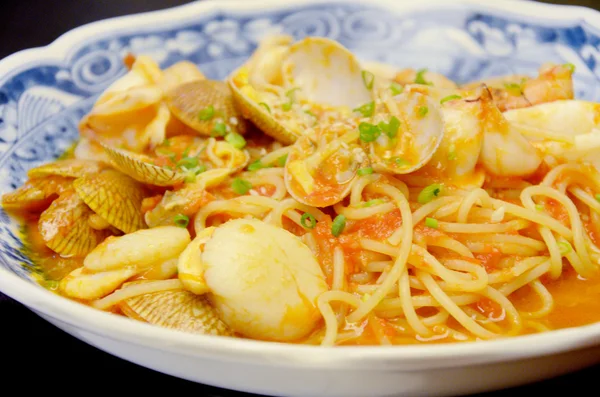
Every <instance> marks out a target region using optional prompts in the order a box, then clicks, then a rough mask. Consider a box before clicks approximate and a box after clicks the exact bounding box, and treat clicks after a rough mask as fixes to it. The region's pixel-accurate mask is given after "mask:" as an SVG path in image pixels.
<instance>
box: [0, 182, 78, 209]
mask: <svg viewBox="0 0 600 397" xmlns="http://www.w3.org/2000/svg"><path fill="white" fill-rule="evenodd" d="M72 183H73V178H67V177H62V176H48V177H44V178H32V179H29V180H28V181H27V182H25V183H24V184H23V185H22V186H20V187H19V188H18V189H17V190H15V191H12V192H10V193H6V194H5V195H3V196H2V206H3V207H4V208H5V209H10V210H18V211H40V210H44V209H46V208H47V207H48V206H49V205H50V203H51V202H52V200H54V199H55V198H57V197H58V195H60V194H61V193H63V192H65V191H66V190H68V189H69V188H70V187H71V184H72Z"/></svg>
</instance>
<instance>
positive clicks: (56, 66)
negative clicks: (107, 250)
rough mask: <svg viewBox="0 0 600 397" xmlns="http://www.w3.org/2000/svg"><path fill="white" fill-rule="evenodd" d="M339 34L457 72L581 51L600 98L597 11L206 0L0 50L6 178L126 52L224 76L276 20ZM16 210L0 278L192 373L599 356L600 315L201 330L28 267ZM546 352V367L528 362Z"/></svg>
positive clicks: (329, 389) (96, 333)
mask: <svg viewBox="0 0 600 397" xmlns="http://www.w3.org/2000/svg"><path fill="white" fill-rule="evenodd" d="M276 32H285V33H288V34H291V35H293V36H294V37H296V38H301V37H304V36H307V35H312V36H327V37H330V38H332V39H336V40H339V41H340V42H341V43H342V44H343V45H345V46H347V47H348V48H350V49H351V50H352V51H353V52H355V53H357V54H358V55H359V56H360V57H361V58H363V59H366V60H374V61H382V62H386V63H391V64H395V65H398V66H407V67H409V66H410V67H414V68H419V67H428V68H429V69H430V70H434V71H438V72H441V73H443V74H445V75H447V76H449V77H450V78H451V79H453V80H457V81H459V82H463V81H467V80H476V79H481V78H484V77H488V76H495V75H505V74H515V73H526V74H533V73H535V72H536V70H537V68H538V67H539V64H540V62H541V60H543V61H548V62H556V63H567V62H569V63H572V64H574V65H575V66H576V67H577V74H576V79H575V87H576V95H577V96H578V97H579V98H584V99H590V100H600V14H599V13H597V12H595V11H592V10H588V9H584V8H575V7H561V6H549V5H542V4H537V3H532V2H521V1H481V0H479V1H477V0H471V1H467V0H461V1H453V2H448V1H443V0H440V1H432V0H421V1H393V0H389V1H386V0H376V1H368V2H367V1H363V2H360V1H343V2H342V1H300V0H288V1H285V2H283V1H277V0H260V1H242V0H239V1H219V2H217V1H203V2H200V3H194V4H190V5H186V6H182V7H178V8H174V9H170V10H166V11H159V12H154V13H148V14H142V15H134V16H128V17H123V18H117V19H112V20H107V21H104V22H100V23H94V24H91V25H88V26H84V27H82V28H78V29H76V30H74V31H72V32H69V33H67V34H66V35H64V36H63V37H61V38H59V39H58V40H57V41H56V42H54V43H53V44H51V45H50V46H48V47H44V48H39V49H32V50H27V51H23V52H20V53H18V54H15V55H13V56H10V57H8V58H7V59H5V60H3V61H2V62H0V194H3V193H5V192H7V191H10V190H12V189H14V188H15V187H17V186H19V185H20V184H22V183H23V182H24V180H25V179H26V171H27V170H28V169H29V168H31V167H34V166H36V165H39V164H41V163H44V162H48V161H50V160H52V159H53V158H56V157H57V156H59V155H60V154H61V153H62V152H63V151H64V150H65V149H67V148H68V147H69V146H70V144H71V143H72V142H73V141H74V140H75V139H76V138H77V136H78V131H77V123H78V121H79V119H80V118H81V117H82V115H84V114H85V113H86V112H87V111H88V110H89V109H90V108H91V106H92V103H93V102H94V100H95V98H96V97H97V96H98V95H99V94H100V93H101V92H102V91H103V90H104V89H105V88H106V87H107V86H108V85H109V84H110V83H111V82H113V81H114V80H115V79H117V78H118V77H120V76H121V75H123V74H124V73H125V68H124V66H123V63H122V58H123V55H124V54H126V53H128V52H131V53H134V54H147V55H150V56H152V57H153V58H154V59H155V60H157V61H158V62H159V63H160V65H161V66H163V67H165V66H168V65H170V64H172V63H174V62H177V61H180V60H183V59H187V60H190V61H193V62H195V63H197V64H198V65H199V67H200V69H201V70H202V71H203V72H204V73H205V74H206V75H207V76H208V77H209V78H213V79H221V78H224V77H225V76H226V75H227V74H228V73H229V72H231V71H232V70H233V69H234V68H236V67H237V66H238V65H240V64H241V63H242V62H243V61H244V60H245V59H246V58H247V57H248V56H249V54H251V52H252V51H253V50H254V48H255V47H256V45H257V42H258V40H259V39H260V38H261V37H262V36H264V35H265V34H269V33H276ZM17 230H18V225H17V224H16V223H15V222H14V221H13V220H11V219H10V218H9V217H8V216H7V215H6V214H5V213H4V212H3V211H1V210H0V290H1V291H2V292H4V293H6V294H8V295H9V296H11V297H13V298H15V299H17V300H19V301H21V302H22V303H24V304H25V305H27V306H29V307H30V308H31V309H33V310H34V311H35V312H36V313H38V314H40V315H41V316H42V317H44V318H45V319H47V320H48V321H50V322H52V323H54V324H55V325H57V326H58V327H60V328H62V329H64V330H66V331H67V332H69V333H71V334H73V335H74V336H76V337H78V338H80V339H82V340H84V341H87V342H88V343H90V344H92V345H94V346H97V347H99V348H101V349H103V350H106V351H108V352H110V353H112V354H115V355H117V356H119V357H122V358H125V359H128V360H130V361H133V362H135V363H138V364H141V365H144V366H146V367H149V368H153V369H155V370H158V371H162V372H165V373H168V374H172V375H175V376H179V377H182V378H186V379H190V380H194V381H198V382H202V383H207V384H211V385H215V386H220V387H226V388H232V389H237V390H244V391H250V392H255V393H264V394H272V395H286V396H302V397H307V396H322V397H326V396H344V397H352V396H367V395H368V396H396V395H407V396H408V395H421V396H424V395H457V394H463V393H472V392H478V391H484V390H493V389H497V388H503V387H508V386H512V385H517V384H522V383H525V382H530V381H534V380H539V379H542V378H545V377H549V376H554V375H558V374H560V373H565V372H567V371H572V370H576V369H578V368H582V367H584V366H586V365H590V364H592V363H594V362H598V361H600V324H596V325H591V326H587V327H580V328H576V329H567V330H562V331H555V332H550V333H546V334H541V335H536V336H524V337H517V338H512V339H509V340H502V341H496V342H490V343H474V344H469V345H462V344H461V345H443V346H398V347H385V348H379V347H365V348H358V349H357V348H336V349H333V350H332V349H321V348H318V347H309V346H294V345H279V344H276V343H263V342H257V341H247V340H230V339H225V338H215V337H210V336H198V335H190V334H183V333H178V332H175V331H171V330H167V329H162V328H158V327H153V326H150V325H147V324H144V323H140V322H136V321H132V320H128V319H126V318H122V317H118V316H113V315H110V314H107V313H102V312H99V311H96V310H94V309H91V308H88V307H85V306H83V305H80V304H77V303H75V302H72V301H69V300H66V299H63V298H60V297H59V296H56V295H53V294H51V293H50V292H47V291H46V290H44V289H42V288H40V287H39V286H37V285H36V284H35V283H33V282H32V281H31V278H30V277H31V274H30V270H28V269H30V268H31V267H30V266H28V265H30V261H29V259H28V258H27V257H26V256H25V255H23V254H22V253H21V251H20V248H21V245H22V243H21V241H20V239H19V237H18V233H17ZM532 368H535V370H531V369H532Z"/></svg>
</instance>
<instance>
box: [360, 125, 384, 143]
mask: <svg viewBox="0 0 600 397" xmlns="http://www.w3.org/2000/svg"><path fill="white" fill-rule="evenodd" d="M358 132H359V133H360V139H361V141H363V142H373V141H374V140H376V139H377V138H379V135H381V130H380V129H379V127H377V126H376V125H373V124H370V123H360V124H359V125H358Z"/></svg>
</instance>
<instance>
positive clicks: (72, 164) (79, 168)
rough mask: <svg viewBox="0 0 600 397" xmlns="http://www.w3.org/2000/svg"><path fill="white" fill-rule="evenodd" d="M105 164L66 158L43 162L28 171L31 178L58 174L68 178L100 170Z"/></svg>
mask: <svg viewBox="0 0 600 397" xmlns="http://www.w3.org/2000/svg"><path fill="white" fill-rule="evenodd" d="M102 168H104V166H103V165H102V164H101V163H99V162H97V161H93V160H80V159H66V160H58V161H54V162H52V163H48V164H43V165H40V166H39V167H35V168H32V169H30V170H29V171H27V176H29V177H30V178H42V177H45V176H50V175H58V176H63V177H68V178H79V177H82V176H85V175H88V174H94V173H96V172H99V171H100V170H101V169H102Z"/></svg>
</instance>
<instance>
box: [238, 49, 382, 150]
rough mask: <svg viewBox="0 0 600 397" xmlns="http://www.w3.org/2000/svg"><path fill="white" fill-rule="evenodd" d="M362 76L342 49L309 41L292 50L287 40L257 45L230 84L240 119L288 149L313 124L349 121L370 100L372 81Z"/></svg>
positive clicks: (361, 72)
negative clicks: (350, 116)
mask: <svg viewBox="0 0 600 397" xmlns="http://www.w3.org/2000/svg"><path fill="white" fill-rule="evenodd" d="M267 61H268V62H267ZM267 63H269V64H270V66H269V67H266V66H264V67H261V66H260V65H266V64H267ZM273 65H281V66H280V68H279V69H278V68H275V67H274V66H273ZM363 72H364V71H363V70H362V69H361V66H360V63H359V62H358V60H357V59H356V58H355V57H354V55H353V54H352V53H351V52H350V51H348V50H347V49H346V48H344V47H343V46H342V45H341V44H339V43H337V42H335V41H333V40H330V39H326V38H318V37H317V38H315V37H312V38H306V39H304V40H301V41H299V42H297V43H294V44H291V45H290V44H289V41H286V40H280V41H278V42H274V41H268V42H265V43H263V44H261V46H259V49H258V50H257V52H256V54H255V57H253V58H252V59H251V60H250V61H249V62H248V63H247V64H245V65H243V66H242V67H241V68H240V69H238V70H237V71H235V72H234V73H233V74H232V76H231V77H230V79H229V84H230V86H231V88H232V91H233V95H234V98H235V100H236V102H237V103H238V105H239V107H240V109H241V112H242V115H243V116H244V117H246V118H248V119H250V120H251V121H252V122H254V124H256V125H257V126H258V127H259V128H260V129H261V130H262V131H264V132H265V133H266V134H267V135H270V136H272V137H273V138H275V139H277V140H278V141H280V142H282V143H284V144H292V143H294V142H295V141H296V139H298V137H300V136H302V135H304V134H305V131H306V130H308V129H310V128H312V127H313V126H314V125H315V123H319V122H321V121H335V120H336V119H340V118H342V117H345V116H348V115H349V114H350V112H351V110H352V109H354V108H356V107H358V106H360V105H363V104H365V103H368V102H369V101H371V100H372V99H373V95H372V92H371V88H372V85H373V80H372V79H371V75H369V74H365V73H363ZM261 73H262V76H261ZM313 110H314V112H313Z"/></svg>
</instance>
